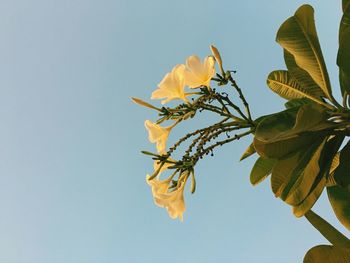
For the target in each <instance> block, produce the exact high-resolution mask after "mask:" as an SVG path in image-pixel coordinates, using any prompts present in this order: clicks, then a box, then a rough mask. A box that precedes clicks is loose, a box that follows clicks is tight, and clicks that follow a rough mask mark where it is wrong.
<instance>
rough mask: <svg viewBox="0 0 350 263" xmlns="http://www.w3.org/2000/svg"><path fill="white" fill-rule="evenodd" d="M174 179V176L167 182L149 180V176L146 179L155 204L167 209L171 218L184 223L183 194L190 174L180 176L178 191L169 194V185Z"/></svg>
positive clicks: (184, 207)
mask: <svg viewBox="0 0 350 263" xmlns="http://www.w3.org/2000/svg"><path fill="white" fill-rule="evenodd" d="M172 177H173V176H170V177H169V178H168V179H166V180H159V179H157V178H155V179H153V180H148V178H149V176H147V178H146V179H147V183H148V184H149V185H150V186H151V188H152V194H153V198H154V202H155V204H156V205H158V206H160V207H164V208H166V209H167V211H168V214H169V216H170V217H171V218H172V219H176V218H179V219H180V220H181V221H183V213H184V212H185V210H186V206H185V201H184V196H183V192H184V189H185V184H186V180H187V178H188V172H185V173H184V174H183V175H181V176H180V179H179V185H178V187H177V189H175V190H174V191H172V192H168V190H169V183H170V182H171V179H172Z"/></svg>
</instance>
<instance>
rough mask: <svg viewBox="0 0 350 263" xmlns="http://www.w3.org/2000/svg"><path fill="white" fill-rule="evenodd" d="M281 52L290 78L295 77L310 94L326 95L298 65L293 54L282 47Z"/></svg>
mask: <svg viewBox="0 0 350 263" xmlns="http://www.w3.org/2000/svg"><path fill="white" fill-rule="evenodd" d="M283 54H284V61H285V63H286V66H287V69H288V72H289V73H290V76H291V77H292V78H295V79H296V80H297V82H298V83H299V84H300V85H301V86H302V87H304V89H306V90H307V91H309V92H310V93H311V94H315V95H317V97H326V94H325V93H324V92H323V90H322V89H321V88H320V87H319V86H318V85H317V84H316V82H315V81H314V80H313V79H312V77H311V76H310V74H309V73H308V72H307V71H306V70H304V69H302V68H301V67H299V66H298V64H297V63H296V61H295V58H294V56H293V55H292V54H291V53H289V52H288V51H287V50H285V49H283ZM322 101H323V100H322Z"/></svg>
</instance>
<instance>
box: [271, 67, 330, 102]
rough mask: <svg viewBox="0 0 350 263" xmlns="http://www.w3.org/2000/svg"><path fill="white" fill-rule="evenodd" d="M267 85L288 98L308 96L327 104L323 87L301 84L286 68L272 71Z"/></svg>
mask: <svg viewBox="0 0 350 263" xmlns="http://www.w3.org/2000/svg"><path fill="white" fill-rule="evenodd" d="M267 85H268V86H269V87H270V89H271V90H272V91H274V92H275V93H277V94H278V95H280V96H281V97H282V98H285V99H287V100H291V99H300V98H308V99H310V100H313V101H315V102H317V103H319V104H322V105H327V104H326V103H324V102H323V101H322V98H321V96H323V95H324V93H323V92H322V90H321V89H319V88H318V87H317V86H316V88H313V87H310V86H306V85H301V84H300V83H299V82H298V80H297V79H296V78H293V77H292V76H291V75H290V73H289V72H288V71H286V70H276V71H272V72H271V73H270V74H269V76H268V77H267Z"/></svg>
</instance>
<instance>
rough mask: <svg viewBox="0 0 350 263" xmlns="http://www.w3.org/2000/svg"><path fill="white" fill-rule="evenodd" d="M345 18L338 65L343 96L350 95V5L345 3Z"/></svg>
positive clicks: (341, 22)
mask: <svg viewBox="0 0 350 263" xmlns="http://www.w3.org/2000/svg"><path fill="white" fill-rule="evenodd" d="M343 11H344V14H343V17H342V19H341V21H340V27H339V50H338V55H337V65H338V66H339V82H340V87H341V91H342V94H343V95H344V93H345V91H346V92H347V93H350V50H349V45H350V4H349V1H343Z"/></svg>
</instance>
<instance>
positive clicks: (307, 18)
mask: <svg viewBox="0 0 350 263" xmlns="http://www.w3.org/2000/svg"><path fill="white" fill-rule="evenodd" d="M276 41H277V42H278V43H279V44H280V45H281V46H282V47H283V48H284V49H285V50H287V51H288V52H289V53H290V54H291V55H293V57H294V59H295V63H296V64H297V65H298V66H299V67H300V68H301V69H303V70H305V71H306V72H307V73H308V74H309V75H310V76H311V78H312V79H313V80H314V81H315V83H316V84H317V85H318V86H319V87H320V88H321V89H322V91H323V92H324V93H325V95H326V96H327V97H328V98H332V94H331V87H330V81H329V76H328V73H327V69H326V65H325V62H324V59H323V55H322V51H321V47H320V43H319V41H318V37H317V32H316V27H315V22H314V10H313V8H312V7H311V6H310V5H303V6H301V7H300V8H299V9H298V10H297V11H296V12H295V14H294V16H292V17H290V18H289V19H287V20H286V21H285V22H284V23H283V24H282V25H281V27H280V29H279V30H278V32H277V37H276Z"/></svg>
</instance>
